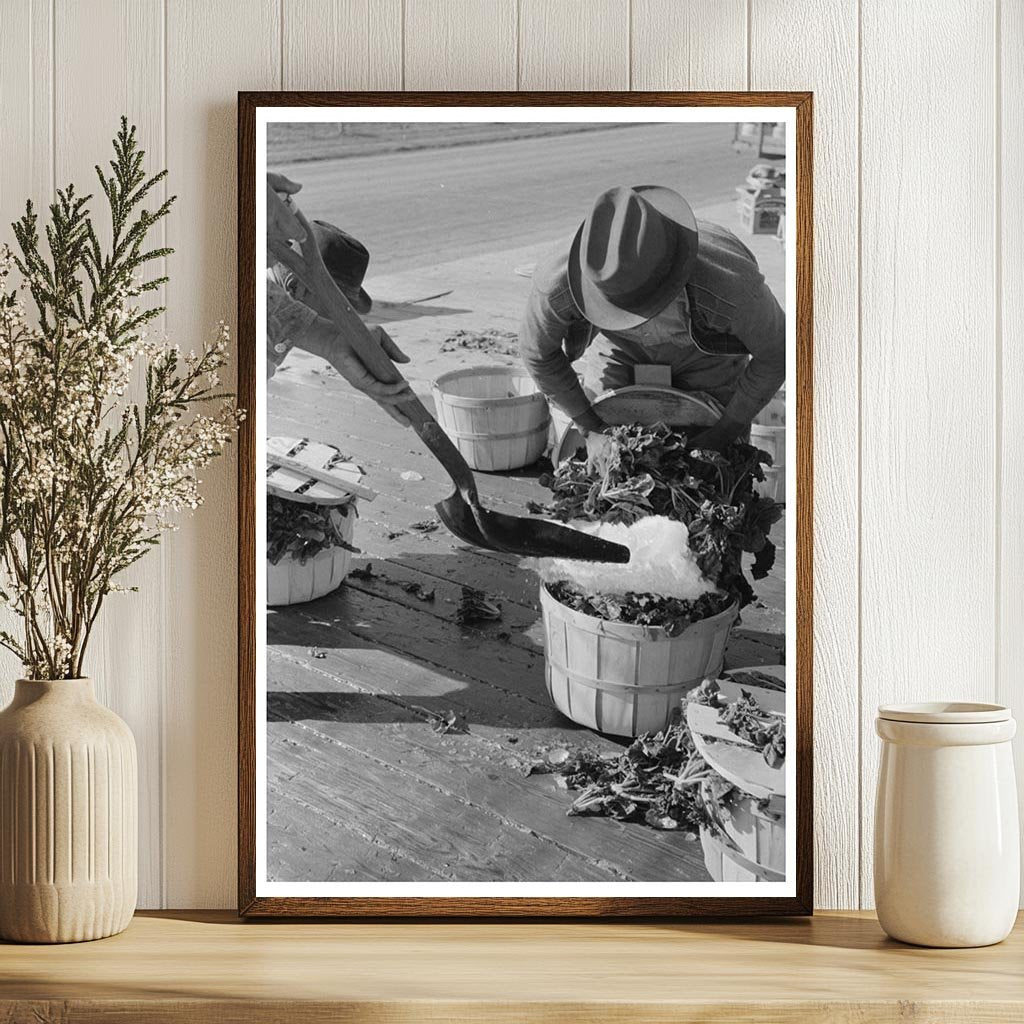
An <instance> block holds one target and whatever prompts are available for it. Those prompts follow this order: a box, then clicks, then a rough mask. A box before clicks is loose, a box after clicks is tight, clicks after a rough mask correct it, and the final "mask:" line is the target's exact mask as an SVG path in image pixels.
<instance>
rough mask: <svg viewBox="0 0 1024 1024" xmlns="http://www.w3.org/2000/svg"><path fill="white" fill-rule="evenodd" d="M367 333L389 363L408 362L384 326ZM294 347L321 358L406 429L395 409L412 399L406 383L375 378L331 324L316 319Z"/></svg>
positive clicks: (400, 414)
mask: <svg viewBox="0 0 1024 1024" xmlns="http://www.w3.org/2000/svg"><path fill="white" fill-rule="evenodd" d="M369 331H370V334H371V335H372V336H373V337H374V338H375V339H376V341H377V343H378V344H379V345H380V347H381V348H382V349H383V350H384V352H385V354H386V355H387V357H388V358H389V359H390V360H391V361H392V362H395V363H407V362H409V357H408V356H407V355H406V354H405V353H404V352H403V351H402V350H401V349H400V348H399V347H398V346H397V345H396V344H395V343H394V341H393V340H392V339H391V337H390V336H389V335H388V333H387V332H386V331H385V330H384V328H383V327H371V328H369ZM296 345H298V347H300V348H304V349H306V351H308V352H314V353H315V354H316V355H319V356H322V357H323V358H324V359H326V360H327V362H329V363H330V364H331V366H333V367H334V368H335V369H336V370H337V371H338V373H340V374H341V375H342V377H344V378H345V380H347V381H348V382H349V384H351V385H352V387H354V388H355V389H356V390H357V391H362V392H363V394H365V395H369V396H370V398H372V399H373V400H374V401H375V402H376V403H377V404H378V405H379V406H380V407H381V408H382V409H383V410H384V411H385V412H386V413H387V414H388V415H389V416H390V417H391V418H392V419H393V420H395V422H397V423H400V424H401V425H402V426H403V427H407V426H409V418H408V417H407V416H406V415H405V413H403V412H402V411H401V409H399V408H398V406H399V405H400V404H401V403H402V402H405V401H408V400H409V399H410V398H411V397H412V389H411V388H410V386H409V382H408V381H407V380H400V381H398V382H397V383H394V384H391V383H385V382H384V381H381V380H378V379H377V378H376V377H374V376H373V375H372V374H371V373H370V371H369V370H368V369H367V368H366V366H365V365H364V363H363V361H362V360H361V359H360V358H359V356H357V355H356V353H355V352H354V351H353V349H352V347H351V346H350V345H349V344H348V342H347V340H346V339H345V338H344V337H343V336H342V335H340V334H338V332H337V330H336V329H335V328H334V325H333V324H332V323H331V322H330V321H328V320H324V319H322V318H319V317H318V318H317V320H316V322H315V323H314V325H313V327H312V328H311V329H310V331H309V332H308V335H307V336H304V337H303V338H301V339H300V340H299V341H297V342H296Z"/></svg>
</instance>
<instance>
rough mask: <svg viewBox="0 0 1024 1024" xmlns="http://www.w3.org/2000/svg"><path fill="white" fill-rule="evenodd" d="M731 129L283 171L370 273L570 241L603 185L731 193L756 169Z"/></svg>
mask: <svg viewBox="0 0 1024 1024" xmlns="http://www.w3.org/2000/svg"><path fill="white" fill-rule="evenodd" d="M732 135H733V126H732V125H731V124H691V125H675V124H649V125H636V126H632V127H628V128H620V129H615V130H613V131H607V132H593V133H589V132H588V133H583V134H577V135H567V136H560V137H554V138H542V139H520V140H517V141H512V142H496V143H481V144H478V145H473V146H459V147H455V148H451V149H439V150H422V151H419V152H414V153H394V154H388V155H384V156H368V157H351V158H348V159H344V160H324V161H318V162H316V163H304V164H295V165H281V166H279V167H276V168H275V169H276V170H281V171H283V172H284V173H286V174H289V175H290V176H291V177H293V178H294V179H295V180H297V181H301V182H302V184H303V190H302V193H301V195H300V197H299V198H300V202H301V205H302V208H303V210H304V211H305V212H306V214H307V216H310V217H317V218H321V219H323V220H328V221H331V222H333V223H335V224H337V225H338V226H340V227H343V228H344V229H345V230H346V231H350V232H351V233H352V234H354V235H356V237H358V238H359V239H361V240H362V241H363V242H364V243H365V244H366V245H367V247H368V248H369V249H370V253H371V262H370V274H372V275H379V274H393V273H397V272H402V271H407V270H414V269H418V268H426V267H429V266H432V265H433V264H435V263H438V262H444V261H449V260H454V259H464V258H466V257H470V256H477V255H480V254H483V253H488V252H495V251H497V250H507V249H514V248H517V247H520V246H526V245H532V244H535V243H538V242H545V241H548V240H551V241H552V242H554V241H556V240H557V239H559V238H563V237H564V238H568V237H570V236H571V235H572V233H573V231H575V229H576V227H577V226H578V225H579V223H580V221H581V220H582V219H583V216H584V214H585V213H586V210H587V208H588V207H589V205H590V204H591V203H592V202H593V200H594V198H595V196H597V195H598V194H599V193H600V192H601V191H602V190H604V189H606V188H609V187H610V186H612V185H616V184H627V185H630V184H658V185H668V186H670V187H672V188H675V189H676V190H678V191H679V192H681V193H682V194H683V195H684V196H686V197H687V198H688V199H689V200H690V202H691V204H692V205H694V206H698V207H699V206H710V205H713V204H715V203H721V202H726V201H728V200H731V199H733V198H734V196H735V192H734V189H735V187H736V186H737V185H739V184H741V183H742V182H743V180H744V178H745V177H746V174H747V171H749V169H750V167H751V166H752V165H753V164H754V163H755V162H756V157H754V156H752V155H751V154H750V153H748V152H744V153H740V154H737V153H734V152H733V150H732V146H731V143H732Z"/></svg>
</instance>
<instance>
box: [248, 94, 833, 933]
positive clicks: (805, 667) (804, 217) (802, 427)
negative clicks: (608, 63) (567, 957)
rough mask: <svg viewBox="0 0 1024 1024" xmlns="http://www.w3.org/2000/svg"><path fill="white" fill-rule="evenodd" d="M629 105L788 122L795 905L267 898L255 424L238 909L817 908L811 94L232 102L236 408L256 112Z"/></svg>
mask: <svg viewBox="0 0 1024 1024" xmlns="http://www.w3.org/2000/svg"><path fill="white" fill-rule="evenodd" d="M270 106H273V107H289V106H294V107H311V106H317V107H328V106H330V107H385V108H386V107H393V106H403V107H434V106H456V107H457V106H473V107H480V106H487V107H501V106H510V107H528V106H549V107H550V106H570V107H585V106H602V107H608V106H629V107H658V106H664V107H675V106H684V107H686V106H688V107H709V106H722V107H791V108H795V116H796V127H797V132H796V141H795V153H796V166H797V189H796V197H795V199H796V238H797V250H796V281H795V289H796V310H795V314H796V362H797V374H796V381H795V386H794V384H793V383H792V382H791V383H790V385H789V386H788V388H787V393H788V394H789V395H790V396H795V405H796V431H797V433H796V446H797V456H796V471H797V484H796V495H797V510H796V536H797V550H796V553H795V564H796V623H797V636H796V642H795V646H796V686H795V690H796V749H795V751H792V752H791V754H790V756H794V755H795V762H796V779H797V785H796V807H795V813H794V814H793V815H792V817H791V820H792V821H794V822H795V828H796V851H797V856H796V866H795V892H796V894H795V895H794V896H792V897H788V896H787V897H775V896H768V897H754V898H747V897H729V896H723V897H708V898H703V897H700V898H690V897H680V898H675V897H649V896H648V897H635V898H634V897H628V896H626V897H619V896H611V897H544V898H532V897H514V898H505V897H479V898H477V897H466V898H463V897H443V898H433V897H370V898H367V897H334V896H323V897H321V896H316V897H292V896H288V897H277V896H274V897H270V896H257V878H256V844H257V832H256V830H257V813H256V778H257V771H256V735H257V722H256V707H257V704H256V616H257V614H258V613H259V610H260V605H259V603H258V602H257V600H256V592H255V565H256V561H255V560H256V558H257V555H258V554H259V553H258V552H257V551H256V526H255V524H256V519H255V516H256V490H255V488H256V463H255V460H256V456H257V447H256V437H257V435H256V430H257V428H258V424H257V423H256V417H255V416H254V415H250V416H248V417H247V418H246V420H245V422H244V423H243V424H242V428H241V432H240V437H239V460H238V533H239V570H238V614H239V622H238V683H239V689H238V906H239V913H240V914H241V915H246V916H267V917H281V916H303V915H316V916H336V917H371V916H388V917H403V916H404V917H424V916H432V917H538V916H541V917H547V916H552V917H554V916H557V917H667V916H688V917H693V916H714V917H721V916H738V915H756V916H761V915H803V914H810V913H812V907H813V837H812V807H813V766H812V756H811V752H812V671H813V655H812V627H813V607H812V603H813V587H812V568H813V563H812V524H813V519H812V502H813V459H812V451H813V447H812V430H813V409H812V374H813V359H812V302H813V289H812V266H813V264H812V232H813V223H812V95H811V93H809V92H692V93H690V92H677V93H659V92H586V93H576V92H570V93H559V92H528V93H484V92H470V93H415V92H410V93H388V92H380V93H372V92H360V93H344V92H337V93H335V92H322V93H316V92H241V93H239V95H238V402H239V405H240V406H241V407H243V408H245V409H250V410H251V409H254V408H255V402H256V384H255V375H256V370H257V363H256V339H257V330H256V254H257V244H256V242H257V240H256V204H257V202H262V201H263V199H262V191H259V190H257V188H256V180H255V176H256V167H257V154H256V119H257V111H258V109H259V108H261V107H270Z"/></svg>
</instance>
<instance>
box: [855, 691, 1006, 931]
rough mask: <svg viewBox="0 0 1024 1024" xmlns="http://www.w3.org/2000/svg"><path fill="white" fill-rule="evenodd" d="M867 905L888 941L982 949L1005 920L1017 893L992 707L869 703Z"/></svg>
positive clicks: (1001, 735) (999, 723)
mask: <svg viewBox="0 0 1024 1024" xmlns="http://www.w3.org/2000/svg"><path fill="white" fill-rule="evenodd" d="M875 725H876V729H877V731H878V735H879V736H880V737H881V738H882V762H881V771H880V773H879V777H878V795H877V800H876V803H875V904H876V907H877V910H878V920H879V923H880V924H881V926H882V927H883V928H884V929H885V931H886V932H888V934H889V935H891V936H892V937H893V938H894V939H899V940H901V941H902V942H911V943H914V944H916V945H920V946H942V947H960V946H987V945H991V944H992V943H994V942H1001V941H1002V940H1003V939H1004V938H1006V936H1007V935H1008V934H1009V932H1010V929H1011V928H1012V927H1013V923H1014V919H1015V917H1016V914H1017V904H1018V899H1019V892H1020V867H1019V864H1020V840H1019V833H1018V830H1017V790H1016V783H1015V780H1014V773H1013V757H1012V753H1011V749H1010V740H1012V739H1013V735H1014V733H1015V732H1016V729H1017V723H1016V722H1015V721H1014V720H1013V719H1012V718H1011V717H1010V711H1009V709H1008V708H1005V707H1003V706H1001V705H999V704H896V705H883V706H882V707H880V708H879V709H878V719H877V721H876V723H875Z"/></svg>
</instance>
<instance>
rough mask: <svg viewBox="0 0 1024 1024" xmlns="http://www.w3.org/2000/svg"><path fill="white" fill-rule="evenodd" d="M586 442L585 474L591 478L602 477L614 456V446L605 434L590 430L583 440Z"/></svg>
mask: <svg viewBox="0 0 1024 1024" xmlns="http://www.w3.org/2000/svg"><path fill="white" fill-rule="evenodd" d="M584 440H585V441H586V442H587V472H588V473H590V474H591V475H592V476H604V475H605V473H606V472H607V470H608V466H609V464H610V463H611V460H612V459H613V458H614V456H615V446H614V444H613V443H612V439H611V438H610V437H609V436H608V435H607V434H602V433H600V432H599V431H597V430H591V431H590V432H589V433H588V434H587V435H586V437H585V439H584Z"/></svg>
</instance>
